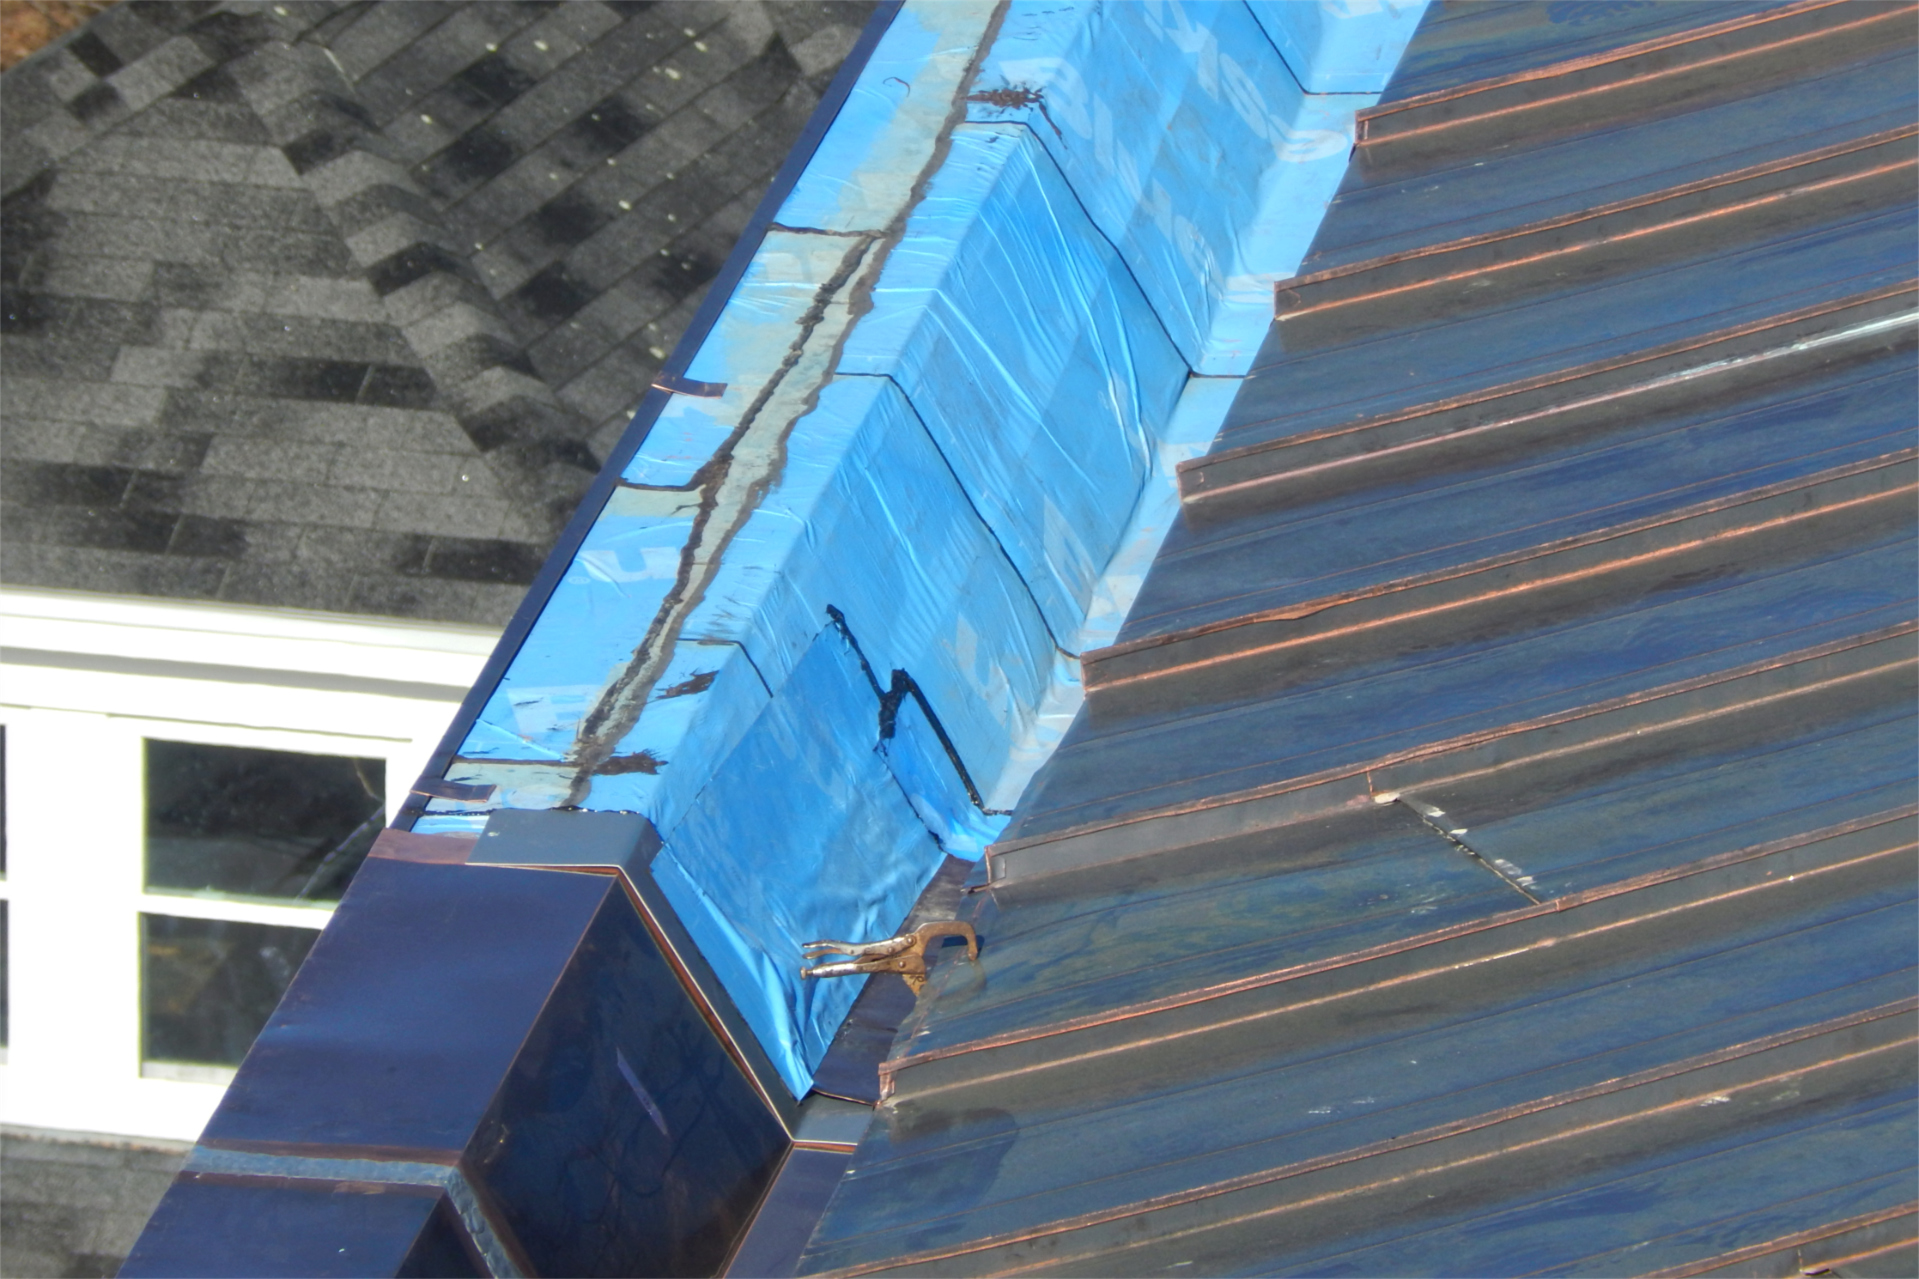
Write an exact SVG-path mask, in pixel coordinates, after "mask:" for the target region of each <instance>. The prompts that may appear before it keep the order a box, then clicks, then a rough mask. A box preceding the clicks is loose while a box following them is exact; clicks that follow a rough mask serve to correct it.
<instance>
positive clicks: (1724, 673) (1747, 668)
mask: <svg viewBox="0 0 1919 1279" xmlns="http://www.w3.org/2000/svg"><path fill="white" fill-rule="evenodd" d="M1913 634H1919V621H1907V622H1895V623H1893V624H1892V625H1890V626H1884V627H1880V628H1878V629H1877V630H1872V631H1866V632H1864V633H1862V634H1859V635H1849V636H1847V637H1845V638H1844V639H1838V640H1829V641H1827V642H1825V643H1823V644H1816V645H1813V646H1812V647H1810V648H1804V649H1798V650H1795V651H1793V652H1790V653H1785V654H1781V655H1779V656H1777V657H1771V658H1761V659H1759V660H1757V661H1753V662H1746V663H1742V664H1741V665H1738V666H1733V667H1729V668H1727V669H1725V670H1720V671H1712V672H1709V673H1707V674H1704V675H1697V676H1693V677H1692V678H1689V679H1684V680H1676V681H1674V682H1673V683H1670V684H1661V685H1657V686H1655V687H1653V688H1649V689H1643V690H1640V691H1638V692H1634V693H1626V694H1622V695H1620V696H1618V697H1610V698H1605V699H1603V700H1601V701H1597V702H1590V703H1587V704H1585V705H1582V706H1575V707H1571V708H1568V709H1566V710H1563V711H1555V712H1552V713H1550V714H1547V715H1541V716H1537V717H1535V718H1533V719H1529V720H1520V721H1518V722H1516V723H1511V724H1501V725H1499V726H1498V727H1496V728H1489V729H1481V730H1479V731H1477V732H1472V733H1462V734H1460V735H1459V736H1457V737H1450V738H1441V739H1440V740H1438V741H1434V742H1426V743H1422V744H1420V745H1418V746H1412V747H1408V748H1406V749H1404V750H1400V751H1394V752H1391V753H1389V754H1386V755H1382V756H1378V757H1376V758H1373V759H1370V760H1367V761H1365V762H1364V763H1360V764H1343V765H1338V766H1335V767H1333V768H1328V769H1322V770H1320V771H1318V772H1314V773H1307V774H1304V775H1302V776H1299V777H1293V778H1288V779H1286V780H1285V781H1281V782H1269V783H1267V784H1265V785H1262V786H1254V787H1248V788H1246V789H1244V790H1239V791H1232V792H1228V793H1226V794H1223V795H1214V796H1208V797H1207V798H1205V799H1203V800H1188V801H1184V802H1181V803H1177V804H1168V805H1164V806H1162V807H1159V808H1154V809H1148V810H1146V811H1144V812H1140V813H1129V814H1127V815H1125V816H1123V817H1118V818H1111V819H1106V820H1101V821H1094V822H1085V823H1081V824H1079V825H1076V826H1068V827H1064V828H1062V829H1060V830H1056V831H1048V832H1044V833H1041V834H1036V835H1026V836H1020V837H1016V838H1013V839H1007V840H1001V841H999V842H996V843H994V844H993V845H991V846H990V847H988V849H987V850H986V851H987V856H988V858H992V857H994V856H1004V855H1005V854H1007V853H1014V852H1021V851H1023V850H1025V849H1029V848H1039V847H1043V846H1044V845H1047V844H1051V843H1057V842H1059V841H1061V840H1065V839H1075V838H1083V837H1086V836H1090V835H1097V834H1100V833H1101V832H1104V831H1110V830H1115V829H1118V828H1121V827H1125V826H1131V825H1135V824H1138V823H1142V822H1148V821H1156V820H1163V819H1168V818H1178V817H1183V816H1186V815H1188V814H1191V813H1197V812H1203V811H1206V810H1208V809H1213V808H1224V807H1229V806H1231V805H1234V804H1243V803H1247V802H1251V801H1255V800H1260V799H1267V798H1270V797H1272V796H1275V795H1282V794H1285V793H1286V792H1288V791H1292V790H1303V789H1306V788H1309V787H1313V786H1319V785H1323V784H1325V783H1328V782H1336V781H1339V780H1341V779H1343V778H1349V777H1354V776H1358V775H1362V774H1367V775H1370V774H1371V773H1373V772H1375V771H1377V770H1379V769H1382V768H1389V767H1392V766H1395V765H1399V764H1407V763H1412V762H1416V761H1419V760H1423V759H1430V758H1434V757H1437V756H1442V755H1447V754H1451V753H1454V752H1456V751H1462V750H1470V749H1473V748H1474V747H1478V746H1483V745H1486V744H1488V743H1491V742H1494V741H1498V740H1500V739H1502V738H1506V737H1513V736H1517V735H1519V734H1521V733H1527V732H1534V731H1537V730H1539V729H1544V728H1552V727H1555V726H1557V725H1560V724H1568V723H1572V722H1575V721H1577V720H1581V719H1588V718H1591V717H1593V716H1597V715H1604V714H1608V713H1610V712H1613V711H1618V710H1624V709H1627V708H1629V707H1632V706H1639V705H1644V704H1647V703H1650V702H1656V701H1661V700H1663V699H1665V698H1668V697H1678V696H1683V695H1685V694H1687V693H1691V692H1695V691H1697V690H1700V689H1704V688H1710V687H1713V686H1715V685H1718V684H1726V683H1731V682H1734V681H1736V680H1740V679H1746V678H1748V677H1750V676H1753V675H1758V674H1762V673H1764V672H1766V671H1769V670H1775V669H1780V668H1783V667H1788V666H1794V665H1798V664H1800V663H1803V662H1810V661H1817V660H1819V659H1820V658H1823V657H1829V656H1831V655H1833V654H1835V653H1843V652H1846V651H1848V650H1850V649H1857V648H1865V647H1867V646H1869V645H1872V644H1877V643H1881V642H1883V641H1885V640H1890V639H1897V638H1899V637H1900V636H1903V635H1913Z"/></svg>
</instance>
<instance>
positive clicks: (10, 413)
mask: <svg viewBox="0 0 1919 1279" xmlns="http://www.w3.org/2000/svg"><path fill="white" fill-rule="evenodd" d="M7 349H8V350H9V351H11V350H12V342H11V341H9V343H8V348H7ZM5 409H6V423H7V424H6V429H5V430H4V431H0V457H7V458H27V459H30V460H32V461H36V462H73V461H78V460H79V457H78V451H79V445H80V442H81V440H82V439H83V438H84V437H85V435H86V428H85V427H84V426H81V425H79V424H77V423H74V422H69V421H59V420H56V419H52V418H42V417H30V416H28V415H27V414H26V413H24V412H16V411H15V409H14V407H13V405H12V404H10V403H8V404H5Z"/></svg>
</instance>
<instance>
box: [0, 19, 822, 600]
mask: <svg viewBox="0 0 1919 1279" xmlns="http://www.w3.org/2000/svg"><path fill="white" fill-rule="evenodd" d="M282 7H284V8H286V9H287V10H288V12H287V13H286V14H285V15H276V14H275V13H274V10H273V6H272V5H271V4H270V3H257V4H250V5H246V6H243V8H244V12H239V13H237V15H236V14H232V13H215V14H211V16H209V10H208V9H207V7H205V6H201V7H197V8H196V7H193V6H174V7H171V8H166V7H161V8H151V7H142V8H139V9H133V8H127V7H122V8H121V9H118V10H115V11H114V12H115V14H116V15H118V16H116V17H114V18H113V24H115V25H114V29H115V30H117V31H119V32H120V34H119V35H117V36H116V37H115V42H106V40H105V36H104V35H103V36H102V38H101V39H102V42H101V43H100V44H99V45H98V47H95V45H94V44H92V43H82V44H81V46H80V49H81V52H83V53H85V54H86V55H87V57H88V58H89V59H91V62H92V63H93V64H97V65H89V63H88V62H86V61H83V60H80V59H77V58H76V57H74V56H72V55H71V54H70V53H68V52H66V51H64V50H60V51H54V55H52V56H43V57H41V58H38V59H35V60H33V61H32V62H31V63H29V64H26V65H24V66H23V68H22V69H20V70H16V71H15V72H9V73H8V74H7V77H6V78H5V79H4V80H0V98H4V105H5V107H6V118H4V119H0V159H4V161H5V168H6V171H5V172H4V173H0V185H4V186H5V189H6V190H7V191H9V192H14V193H17V194H18V196H19V199H17V200H15V199H10V202H9V205H8V224H9V225H8V229H9V238H10V241H11V243H10V245H9V251H10V264H9V270H10V271H16V268H17V274H14V275H10V277H9V278H10V279H17V280H19V281H21V282H22V283H23V284H24V285H25V286H26V287H27V288H28V289H29V290H38V292H36V293H30V294H29V295H27V296H26V297H25V298H24V300H22V299H21V298H20V297H19V296H18V295H16V296H15V303H16V304H17V305H19V306H20V307H21V308H22V309H21V310H19V311H18V312H17V313H16V318H24V319H25V321H26V322H27V323H29V324H31V325H37V326H38V327H37V328H35V329H34V330H33V332H32V335H31V336H22V335H21V334H20V333H15V332H10V333H9V334H8V336H7V338H6V339H5V347H4V355H5V368H4V369H0V373H4V375H5V378H6V381H5V384H4V386H3V387H0V395H3V396H4V403H3V405H0V407H4V409H5V411H6V419H7V430H6V435H5V439H4V442H3V444H0V447H4V450H5V453H6V455H7V456H8V457H9V458H10V459H17V461H18V463H21V464H58V465H67V466H71V467H80V468H83V470H82V471H75V472H72V473H71V474H72V475H76V476H81V475H84V474H96V473H97V474H99V475H104V476H109V477H123V478H124V484H125V487H124V489H123V490H116V493H117V494H118V496H117V497H115V498H114V499H113V500H112V501H109V502H108V503H107V505H106V506H105V507H102V508H101V509H99V510H94V511H92V513H89V511H90V510H91V508H87V507H84V506H75V505H73V504H71V503H68V504H67V505H65V506H59V504H58V503H55V504H54V505H53V506H46V505H44V504H43V503H39V502H38V501H37V500H29V501H28V502H27V503H26V504H25V506H24V507H21V505H20V503H18V502H10V503H9V504H8V509H7V511H6V514H5V520H6V524H7V528H8V530H9V531H10V533H9V537H8V539H7V542H8V548H9V556H8V558H7V561H6V563H7V567H6V569H5V575H6V577H7V579H8V580H27V578H30V577H32V575H33V574H45V573H48V572H51V571H53V570H52V569H51V568H50V567H49V566H51V565H56V564H57V566H58V567H59V568H60V569H61V570H62V571H71V572H73V573H77V574H81V575H82V576H80V577H77V578H75V579H73V582H74V583H81V582H83V583H84V584H86V585H87V586H89V587H97V588H101V589H121V590H129V591H135V592H140V593H153V592H159V593H168V592H170V591H175V588H178V591H177V592H175V593H193V592H196V591H197V592H198V593H200V594H202V595H206V594H211V593H213V592H215V591H219V592H221V593H222V597H223V598H229V599H234V600H245V601H248V602H257V603H271V604H294V605H296V606H302V607H321V608H340V609H349V610H361V611H368V610H370V611H384V612H388V613H393V614H399V615H407V616H422V617H425V616H439V617H447V618H449V619H460V620H469V621H471V620H486V619H489V618H490V619H494V620H497V619H498V618H503V617H504V616H505V615H506V614H507V613H509V612H510V611H511V609H512V607H513V605H514V604H515V602H516V601H517V599H518V597H519V593H520V591H521V589H522V588H523V585H524V582H525V581H526V580H528V579H529V578H530V576H531V574H532V572H533V571H534V569H535V568H536V567H537V565H538V563H539V562H540V559H541V555H542V550H541V548H542V547H543V546H544V544H545V541H546V539H549V538H550V537H551V536H552V535H553V533H554V531H555V530H556V528H557V527H558V525H557V521H558V520H560V519H562V518H563V517H564V515H565V514H566V510H567V508H568V506H569V505H570V503H571V501H572V500H573V498H574V495H576V494H577V493H578V492H579V491H580V489H581V488H582V487H583V485H584V484H585V483H586V481H587V479H588V478H589V473H590V467H591V466H592V465H593V454H592V453H591V452H590V450H589V447H588V445H589V442H590V443H591V444H593V445H596V446H599V447H601V448H605V447H610V446H611V445H612V443H613V442H615V441H616V440H617V438H618V436H619V434H620V432H621V430H622V429H623V427H624V425H625V421H626V418H627V417H628V415H629V414H630V412H631V409H632V407H633V405H634V404H636V403H637V402H638V400H639V398H640V397H641V395H642V394H643V393H644V390H645V386H646V384H647V382H648V381H649V380H650V378H651V376H652V374H653V372H654V371H655V370H656V369H657V367H658V361H659V357H658V356H656V355H654V354H653V352H654V351H663V350H664V349H665V348H666V347H667V346H669V345H670V344H671V342H672V340H673V338H674V337H675V336H676V335H677V333H678V331H679V330H680V329H681V328H682V327H683V326H684V324H685V323H686V321H687V319H688V317H690V315H691V313H692V308H693V307H694V306H696V305H697V302H698V299H699V297H700V295H701V294H702V293H703V291H704V281H705V280H706V278H707V277H708V276H709V275H710V274H711V272H712V271H713V270H716V269H717V263H718V261H719V259H720V258H721V257H723V256H724V252H725V250H726V248H727V246H728V242H729V241H730V239H731V237H732V235H734V234H736V233H737V230H738V229H739V227H741V226H743V225H744V219H745V214H744V213H743V212H742V211H741V210H742V209H743V208H744V209H750V207H751V205H752V202H753V198H754V195H755V194H756V191H757V188H756V187H754V186H753V184H755V183H761V182H763V181H764V178H765V176H766V174H767V173H770V171H771V163H772V161H771V160H770V159H769V155H770V150H769V145H771V146H773V147H777V148H779V149H783V147H784V145H785V144H786V142H785V140H784V135H783V134H782V130H786V131H788V132H796V131H797V130H798V128H799V127H800V126H801V123H802V121H801V120H799V119H798V118H796V117H795V115H794V112H795V111H796V110H800V111H803V110H804V108H805V101H804V100H803V98H802V96H801V94H800V91H801V90H803V89H804V88H805V85H804V82H803V81H801V80H799V79H798V77H799V76H801V75H802V74H803V73H806V72H807V70H808V68H809V67H810V66H811V60H810V59H811V51H812V50H813V49H815V48H824V47H826V44H827V41H824V40H822V41H817V42H815V44H814V45H809V46H808V50H809V60H808V61H807V62H806V63H804V64H802V62H801V61H800V60H799V59H798V58H797V57H795V56H792V55H790V54H789V53H788V52H787V49H788V47H797V46H798V45H799V44H801V43H802V42H804V41H806V40H808V39H809V38H811V37H812V36H813V35H814V34H815V33H816V32H818V31H821V30H824V29H826V28H827V27H830V26H832V25H833V20H835V13H836V12H837V11H835V10H833V8H832V6H817V5H808V6H802V7H803V8H804V9H805V10H806V11H805V12H804V13H800V12H797V11H795V12H787V11H785V10H781V9H778V8H777V7H776V8H774V9H768V8H766V7H764V6H761V5H758V4H742V5H734V6H713V5H700V4H679V3H671V4H663V5H653V6H650V7H638V6H607V5H601V4H597V3H588V2H586V0H580V2H578V3H573V4H568V5H562V6H538V5H526V6H520V5H512V6H509V5H503V4H492V5H476V4H466V3H451V2H449V3H444V4H441V3H437V2H436V3H432V4H427V3H419V4H409V5H369V6H361V7H353V6H333V5H327V4H315V5H311V6H309V5H304V4H303V5H301V6H298V7H295V6H291V5H287V6H282ZM840 16H842V17H843V16H844V15H840ZM842 25H846V24H844V23H842ZM103 30H104V28H103ZM301 31H305V32H307V34H306V36H304V37H301V36H300V32H301ZM776 31H777V32H780V33H783V35H784V43H783V44H781V43H777V42H775V40H774V36H775V32H776ZM830 38H831V39H840V38H841V37H840V36H838V35H834V36H831V37H830ZM288 40H293V41H294V43H290V44H289V43H285V42H286V41H288ZM275 41H279V43H276V42H275ZM541 43H544V44H545V45H546V47H545V48H543V49H542V48H540V47H539V45H540V44H541ZM488 45H494V46H497V47H495V48H493V49H491V50H489V49H488V48H487V46H488ZM702 46H703V47H702ZM329 52H331V54H332V58H331V59H329V57H328V53H329ZM668 55H671V56H672V57H673V58H675V59H677V61H675V62H673V64H672V65H673V67H674V69H675V70H678V71H679V72H680V79H679V80H677V81H676V80H674V79H673V78H672V77H671V76H666V75H664V74H663V73H658V72H655V71H654V70H653V69H652V67H653V65H654V64H655V63H656V62H658V61H659V60H660V59H661V58H663V57H667V56H668ZM215 62H218V65H213V63H215ZM336 66H337V67H338V68H339V69H336ZM769 70H770V71H771V72H772V74H771V75H770V76H769V74H768V72H769ZM342 71H344V73H345V75H346V77H347V78H346V79H344V80H343V79H342ZM103 75H104V76H106V77H107V79H108V80H110V81H111V82H112V83H107V82H105V81H102V80H101V78H100V77H101V76H103ZM356 78H357V79H358V80H359V84H358V86H357V89H356V87H355V86H354V85H353V84H352V83H351V81H353V80H354V79H356ZM56 86H57V89H56ZM116 86H117V89H116ZM702 92H704V93H706V95H707V96H706V97H704V98H702V99H700V102H699V105H697V106H695V105H683V104H686V103H690V102H691V101H692V99H694V98H697V97H699V95H700V94H701V93H702ZM356 93H357V94H358V97H357V99H356V97H355V95H356ZM781 93H784V95H785V96H784V97H783V98H780V99H779V101H778V102H777V103H775V102H774V99H775V97H776V96H777V95H779V94H781ZM63 100H65V101H67V102H70V103H72V104H73V106H72V107H71V109H70V108H69V107H67V106H62V105H61V103H62V101H63ZM796 104H797V106H796ZM668 106H674V107H677V109H675V110H670V111H669V110H668V109H667V107H668ZM702 108H703V110H702ZM263 112H264V113H265V114H264V115H262V114H261V113H263ZM421 115H429V116H432V117H434V118H433V119H432V120H431V121H427V120H422V119H420V118H419V117H420V116H421ZM381 120H388V121H390V122H391V128H390V129H389V130H387V131H385V132H379V131H377V126H378V124H379V122H380V121H381ZM769 138H773V139H774V141H773V143H771V144H769V142H768V139H769ZM275 143H280V144H291V149H292V152H293V153H294V155H295V158H296V159H297V160H298V161H299V167H298V168H296V166H295V163H294V162H293V161H291V160H289V158H288V152H286V151H283V150H282V149H281V146H279V145H275ZM416 160H423V163H421V164H420V165H419V166H418V168H417V170H412V171H410V170H408V169H406V168H404V167H403V164H411V163H413V162H414V161H416ZM396 161H397V162H396ZM23 166H24V167H23ZM47 166H52V168H53V170H54V172H49V171H48V170H47ZM302 170H304V171H302ZM669 173H672V174H676V175H677V176H676V177H674V178H668V177H667V174H669ZM746 188H752V189H750V190H748V189H746ZM22 201H24V203H22ZM622 202H624V205H625V207H621V206H622ZM22 210H25V212H24V213H23V212H22ZM23 232H24V235H23ZM349 239H351V240H352V242H353V245H354V246H356V247H357V248H358V250H359V253H358V254H357V255H356V254H355V253H354V252H352V251H350V250H349V247H348V241H349ZM22 242H25V243H28V244H29V245H30V246H31V247H29V248H28V250H27V252H26V254H25V256H24V258H22V256H21V255H20V254H19V253H17V252H15V251H14V250H15V248H16V247H17V246H18V245H19V244H20V243H22ZM402 242H404V243H402ZM475 245H486V246H489V247H488V248H485V249H480V248H475V247H474V246H475ZM423 246H424V247H423ZM662 248H667V249H669V250H670V252H668V253H666V254H664V255H662V254H661V253H660V252H659V250H660V249H662ZM436 255H437V256H436ZM474 259H477V260H478V263H479V265H480V266H481V267H483V268H491V275H489V276H485V277H482V275H481V274H480V273H478V272H474V278H473V279H472V280H468V279H465V278H463V273H466V272H469V271H472V269H473V267H472V263H473V260H474ZM481 278H487V279H490V281H491V282H492V284H493V288H494V292H495V293H496V294H497V295H498V296H497V297H496V296H492V295H489V294H488V292H487V291H486V289H484V288H482V287H481V286H480V284H479V283H478V280H479V279H481ZM381 290H384V292H382V291H381ZM502 298H504V299H506V301H505V302H504V304H503V303H502V301H501V299H502ZM542 335H544V336H542ZM534 338H538V339H539V342H538V344H537V346H535V347H534V348H533V349H532V350H531V351H530V352H529V351H528V350H526V349H525V348H524V347H523V346H522V345H521V344H522V343H524V342H526V341H528V340H530V339H534ZM421 360H424V361H425V363H426V365H427V369H428V370H430V372H431V374H432V377H431V378H428V377H427V374H426V372H425V371H422V370H421V369H420V368H419V367H418V364H419V362H420V361H421ZM408 379H413V380H412V381H409V380H408ZM556 385H557V386H560V387H563V388H564V394H563V396H556V395H555V393H554V390H553V387H554V386H556ZM435 394H438V395H441V396H443V397H444V400H443V402H444V403H446V404H448V405H457V406H459V412H460V414H462V415H463V416H458V417H456V416H455V415H454V414H453V413H451V412H446V411H440V410H438V409H435V408H431V407H420V408H409V407H393V406H400V405H413V404H418V405H427V404H429V403H430V402H431V401H430V400H429V398H427V397H431V396H433V395H435ZM129 395H131V398H129ZM369 396H371V397H372V398H373V400H374V401H375V402H374V403H367V402H364V401H365V400H366V399H367V397H369ZM355 401H359V402H355ZM463 422H464V425H463ZM596 424H597V425H596ZM475 439H479V440H481V441H483V442H484V443H485V444H486V446H487V448H488V449H489V450H490V451H489V452H487V453H485V454H482V453H481V452H480V450H479V449H478V448H477V447H476V445H475V444H474V442H473V441H474V440H475ZM87 467H92V468H95V470H94V471H92V472H86V471H84V468H87ZM101 468H104V470H101ZM20 473H21V474H29V473H28V472H20ZM31 474H40V473H39V472H33V473H31ZM47 474H52V473H51V472H49V473H47ZM63 474H65V473H63ZM116 482H119V481H116ZM47 491H48V492H49V493H50V492H51V491H52V490H51V489H49V490H47ZM76 491H77V490H76ZM16 508H20V509H16ZM56 508H57V509H56ZM316 530H323V531H321V532H316ZM324 530H332V531H331V532H324ZM62 539H65V540H66V541H67V542H69V543H71V545H66V546H60V545H57V544H58V543H59V542H60V541H61V540H62ZM383 539H384V540H383ZM19 547H26V548H28V550H29V552H32V553H30V554H29V553H23V552H21V551H19V550H18V549H17V548H19ZM36 547H39V548H48V547H51V548H52V549H53V550H54V551H57V552H58V553H59V554H58V555H54V556H51V557H49V556H46V555H39V554H38V552H37V551H33V548H36ZM36 555H38V558H35V556H36ZM156 566H157V567H156ZM23 574H24V575H26V576H25V577H22V576H21V575H23ZM89 574H91V576H87V575H89ZM63 584H72V583H63Z"/></svg>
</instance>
